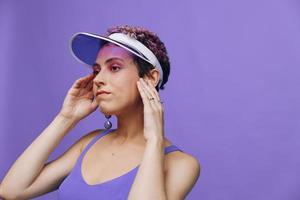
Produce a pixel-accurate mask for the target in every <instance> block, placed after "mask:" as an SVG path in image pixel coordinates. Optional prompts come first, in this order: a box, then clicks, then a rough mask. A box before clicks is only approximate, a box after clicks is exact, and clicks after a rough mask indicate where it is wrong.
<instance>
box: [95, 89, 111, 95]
mask: <svg viewBox="0 0 300 200" xmlns="http://www.w3.org/2000/svg"><path fill="white" fill-rule="evenodd" d="M100 94H110V92H107V91H104V90H100V91H98V92H97V93H96V96H98V95H100Z"/></svg>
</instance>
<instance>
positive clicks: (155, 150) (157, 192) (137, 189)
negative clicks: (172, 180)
mask: <svg viewBox="0 0 300 200" xmlns="http://www.w3.org/2000/svg"><path fill="white" fill-rule="evenodd" d="M164 155H165V154H164V145H163V140H154V141H149V142H147V145H146V148H145V152H144V156H143V159H142V162H141V165H140V167H139V170H138V172H137V175H136V177H135V180H134V182H133V185H132V187H131V190H130V193H129V196H128V200H136V199H143V200H148V199H151V200H153V199H156V200H166V199H167V195H166V190H165V183H164Z"/></svg>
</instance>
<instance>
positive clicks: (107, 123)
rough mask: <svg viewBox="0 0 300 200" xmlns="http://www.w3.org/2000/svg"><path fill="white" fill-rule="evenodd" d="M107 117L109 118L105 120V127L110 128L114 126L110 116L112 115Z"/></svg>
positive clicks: (106, 116)
mask: <svg viewBox="0 0 300 200" xmlns="http://www.w3.org/2000/svg"><path fill="white" fill-rule="evenodd" d="M105 118H106V119H107V120H106V122H104V128H105V129H110V128H111V127H112V123H111V121H109V118H111V115H105Z"/></svg>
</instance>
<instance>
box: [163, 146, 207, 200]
mask: <svg viewBox="0 0 300 200" xmlns="http://www.w3.org/2000/svg"><path fill="white" fill-rule="evenodd" d="M200 171H201V165H200V162H199V160H198V159H197V158H196V157H195V156H193V155H191V154H188V153H186V152H181V151H173V152H171V153H169V154H167V155H166V157H165V177H166V190H167V193H168V196H169V197H170V199H184V198H185V197H186V195H187V194H188V193H189V192H190V191H191V190H192V188H193V186H194V185H195V184H196V182H197V180H198V178H199V176H200Z"/></svg>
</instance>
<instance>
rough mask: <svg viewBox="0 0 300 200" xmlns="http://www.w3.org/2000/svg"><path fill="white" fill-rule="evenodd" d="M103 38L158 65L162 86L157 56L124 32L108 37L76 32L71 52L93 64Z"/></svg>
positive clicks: (80, 59) (72, 40)
mask: <svg viewBox="0 0 300 200" xmlns="http://www.w3.org/2000/svg"><path fill="white" fill-rule="evenodd" d="M99 39H100V43H99ZM103 40H104V41H108V42H111V43H114V44H116V45H118V46H120V47H122V48H124V49H126V50H128V51H130V52H131V53H133V54H134V55H136V56H138V57H139V58H141V59H143V60H144V61H146V62H148V63H150V64H151V65H153V66H154V67H156V68H157V69H158V70H159V74H160V80H159V83H158V87H160V86H161V84H162V81H163V71H162V67H161V65H160V63H159V61H158V59H157V57H156V56H155V55H154V53H153V52H152V51H151V50H150V49H148V48H147V47H146V46H145V45H144V44H142V43H141V42H140V41H138V40H136V39H135V38H132V37H130V36H128V35H126V34H124V33H112V34H110V35H109V36H108V37H104V36H99V35H95V34H91V33H85V32H80V33H76V34H75V35H73V36H72V38H71V52H72V54H73V55H74V56H75V58H77V59H79V61H81V62H83V63H86V64H89V65H92V62H94V61H95V58H96V56H97V53H98V51H99V49H100V48H101V47H102V42H103ZM99 44H100V46H99Z"/></svg>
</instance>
